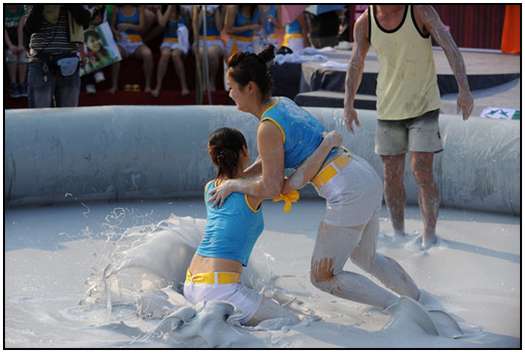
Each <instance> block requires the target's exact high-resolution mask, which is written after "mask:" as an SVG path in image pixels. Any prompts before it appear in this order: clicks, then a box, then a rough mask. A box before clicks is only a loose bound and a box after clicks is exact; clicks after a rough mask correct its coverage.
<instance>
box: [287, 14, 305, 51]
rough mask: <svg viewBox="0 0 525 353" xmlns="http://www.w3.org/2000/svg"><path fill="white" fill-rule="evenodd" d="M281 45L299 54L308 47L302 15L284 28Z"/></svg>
mask: <svg viewBox="0 0 525 353" xmlns="http://www.w3.org/2000/svg"><path fill="white" fill-rule="evenodd" d="M281 45H282V46H284V47H288V48H290V49H292V51H294V52H299V53H300V52H302V51H303V49H304V48H305V47H308V46H309V45H310V40H309V38H308V29H307V26H306V23H305V16H304V13H301V14H300V15H299V16H298V17H297V18H296V19H295V20H293V21H292V22H291V23H288V24H287V25H286V26H284V38H283V42H282V44H281Z"/></svg>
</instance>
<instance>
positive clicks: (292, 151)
mask: <svg viewBox="0 0 525 353" xmlns="http://www.w3.org/2000/svg"><path fill="white" fill-rule="evenodd" d="M274 99H275V100H277V103H276V104H274V105H272V106H271V107H270V108H268V109H267V110H266V111H265V112H264V113H263V114H262V118H261V122H263V121H267V120H269V121H272V122H273V123H274V124H275V125H276V126H277V127H278V128H279V129H280V130H281V133H282V135H283V144H284V167H285V168H293V169H296V168H297V167H299V166H300V165H301V164H302V163H303V162H304V161H305V160H306V159H307V158H308V157H309V156H310V155H311V154H312V153H313V152H314V151H315V150H316V149H317V147H319V145H320V144H321V142H322V140H323V132H324V131H325V128H324V126H323V125H322V124H321V123H320V122H319V120H317V119H316V118H315V117H314V116H313V115H312V114H310V113H309V112H307V111H306V110H304V109H302V108H301V107H299V106H298V105H297V104H295V103H294V102H293V101H292V100H291V99H289V98H286V97H275V98H274ZM336 153H337V149H335V148H334V149H332V151H330V153H329V154H328V156H327V157H326V160H328V159H330V158H332V157H333V156H334V155H335V154H336Z"/></svg>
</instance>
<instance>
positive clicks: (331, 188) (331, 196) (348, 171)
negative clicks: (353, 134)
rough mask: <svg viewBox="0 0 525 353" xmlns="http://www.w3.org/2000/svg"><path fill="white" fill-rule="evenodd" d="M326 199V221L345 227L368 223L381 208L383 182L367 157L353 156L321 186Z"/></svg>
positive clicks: (320, 191) (320, 190) (322, 195)
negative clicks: (365, 158) (366, 159)
mask: <svg viewBox="0 0 525 353" xmlns="http://www.w3.org/2000/svg"><path fill="white" fill-rule="evenodd" d="M318 192H319V196H321V197H322V198H324V199H325V200H326V213H325V217H324V220H323V222H325V223H327V224H330V225H334V226H342V227H351V226H356V225H361V224H366V223H368V221H369V220H370V219H371V218H372V217H373V215H374V213H375V212H376V211H377V210H378V209H379V208H381V202H382V200H383V182H382V180H381V178H380V177H379V176H378V175H377V173H376V172H375V170H374V169H373V168H372V166H371V165H370V164H368V162H367V161H365V160H364V159H363V158H361V157H359V156H356V155H354V154H352V160H351V161H350V163H348V164H347V165H346V166H345V167H343V168H342V169H341V170H339V171H338V172H337V174H336V175H335V176H334V177H332V178H331V179H330V180H329V181H328V182H327V183H326V184H324V185H323V186H321V188H320V189H319V191H318Z"/></svg>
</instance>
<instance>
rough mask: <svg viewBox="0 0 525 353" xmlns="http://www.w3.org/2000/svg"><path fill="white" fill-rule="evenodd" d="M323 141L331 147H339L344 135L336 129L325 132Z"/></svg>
mask: <svg viewBox="0 0 525 353" xmlns="http://www.w3.org/2000/svg"><path fill="white" fill-rule="evenodd" d="M322 143H323V144H325V145H327V146H328V147H330V148H334V147H339V146H341V144H342V143H343V136H341V134H340V133H338V132H337V131H335V130H332V131H330V132H324V133H323V142H322Z"/></svg>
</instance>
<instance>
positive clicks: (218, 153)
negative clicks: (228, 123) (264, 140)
mask: <svg viewBox="0 0 525 353" xmlns="http://www.w3.org/2000/svg"><path fill="white" fill-rule="evenodd" d="M243 148H247V144H246V139H245V138H244V136H243V134H242V133H241V132H240V131H239V130H237V129H232V128H228V127H223V128H220V129H217V130H215V131H214V132H212V133H211V134H210V136H209V138H208V153H209V154H210V157H211V160H212V162H213V163H214V164H215V165H216V166H217V168H218V170H217V178H220V177H227V178H234V177H235V174H236V172H237V170H238V168H239V157H240V155H241V153H242V150H243Z"/></svg>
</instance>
